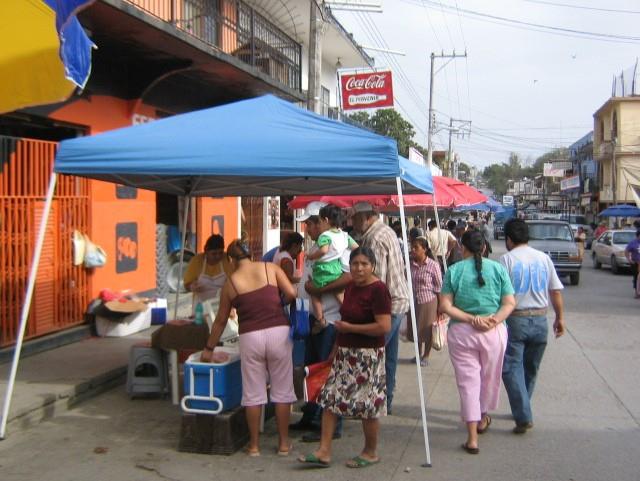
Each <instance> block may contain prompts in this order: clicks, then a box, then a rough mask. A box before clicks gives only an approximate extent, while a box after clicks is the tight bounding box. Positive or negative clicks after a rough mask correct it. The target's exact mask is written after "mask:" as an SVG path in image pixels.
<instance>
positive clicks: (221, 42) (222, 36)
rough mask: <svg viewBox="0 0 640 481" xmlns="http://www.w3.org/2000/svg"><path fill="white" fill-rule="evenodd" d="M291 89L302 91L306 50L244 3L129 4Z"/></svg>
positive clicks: (150, 0) (168, 0) (144, 0)
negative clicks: (303, 63)
mask: <svg viewBox="0 0 640 481" xmlns="http://www.w3.org/2000/svg"><path fill="white" fill-rule="evenodd" d="M126 1H127V2H128V3H131V4H132V5H135V6H136V7H138V8H140V9H141V10H144V11H145V12H147V13H148V14H150V15H153V16H154V17H157V18H159V19H161V20H164V21H165V22H167V23H171V24H172V25H174V26H175V27H176V28H179V29H180V30H182V31H184V32H187V33H189V34H190V35H193V36H194V37H195V38H197V39H199V40H202V41H203V42H205V43H206V44H208V45H210V46H211V47H213V48H215V49H216V50H219V51H221V52H224V53H227V54H230V55H233V56H234V57H236V58H238V59H240V60H242V61H243V62H244V63H246V64H249V65H252V66H254V67H257V68H258V69H259V70H260V71H261V72H263V73H264V74H266V75H268V76H269V77H271V78H273V79H275V80H277V81H278V82H280V83H282V84H284V85H286V86H287V87H289V88H291V89H294V90H297V91H301V90H302V46H301V45H300V44H299V43H297V42H296V41H295V40H293V39H292V38H291V37H289V36H288V35H287V34H286V33H284V32H283V31H282V30H280V29H279V28H278V27H277V26H276V25H274V24H273V23H271V22H270V21H269V20H267V19H266V18H265V17H263V16H262V15H260V14H259V13H258V12H257V11H256V10H254V9H253V8H251V7H250V6H248V5H247V4H246V3H244V2H242V1H241V0H126Z"/></svg>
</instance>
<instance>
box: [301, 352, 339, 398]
mask: <svg viewBox="0 0 640 481" xmlns="http://www.w3.org/2000/svg"><path fill="white" fill-rule="evenodd" d="M332 364H333V361H331V360H329V361H323V362H318V363H316V364H311V365H310V366H305V368H304V374H305V377H304V401H305V402H315V401H317V399H318V396H319V395H320V391H321V390H322V388H323V386H324V385H325V383H326V382H327V378H328V377H329V373H330V372H331V365H332Z"/></svg>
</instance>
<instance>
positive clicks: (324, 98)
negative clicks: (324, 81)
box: [320, 87, 331, 117]
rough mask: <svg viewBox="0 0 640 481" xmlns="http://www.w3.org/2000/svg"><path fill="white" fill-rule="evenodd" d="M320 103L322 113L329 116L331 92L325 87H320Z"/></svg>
mask: <svg viewBox="0 0 640 481" xmlns="http://www.w3.org/2000/svg"><path fill="white" fill-rule="evenodd" d="M320 88H321V92H320V103H321V105H322V115H324V116H325V117H329V109H330V108H331V92H330V91H329V89H328V88H326V87H320Z"/></svg>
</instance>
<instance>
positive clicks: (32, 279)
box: [0, 172, 58, 439]
mask: <svg viewBox="0 0 640 481" xmlns="http://www.w3.org/2000/svg"><path fill="white" fill-rule="evenodd" d="M57 179H58V177H57V174H56V173H55V172H52V173H51V178H50V179H49V188H48V189H47V198H46V201H45V204H44V211H43V212H42V219H40V227H39V229H38V237H37V239H36V245H35V250H34V251H33V258H32V259H31V268H30V269H29V280H28V282H27V292H26V294H25V298H24V304H23V305H22V311H21V313H20V327H19V330H18V339H17V340H16V347H15V350H14V351H13V361H12V363H11V372H10V374H9V382H8V383H7V392H6V393H5V396H4V405H3V407H2V423H1V424H0V439H5V437H6V430H7V420H8V418H9V408H10V407H11V397H12V396H13V388H14V386H15V381H16V373H17V372H18V362H19V361H20V352H21V351H22V343H23V341H24V333H25V331H26V328H27V319H28V317H29V311H30V309H31V299H32V298H33V289H34V287H35V284H36V275H37V274H38V267H39V264H40V254H42V245H43V243H44V236H45V233H46V230H47V222H48V221H49V213H50V212H51V204H52V203H53V193H54V191H55V189H56V181H57Z"/></svg>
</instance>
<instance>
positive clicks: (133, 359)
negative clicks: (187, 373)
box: [127, 344, 169, 397]
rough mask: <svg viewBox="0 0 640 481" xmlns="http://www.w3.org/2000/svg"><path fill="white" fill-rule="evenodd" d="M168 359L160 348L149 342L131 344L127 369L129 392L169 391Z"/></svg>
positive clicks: (160, 392) (131, 393) (134, 394)
mask: <svg viewBox="0 0 640 481" xmlns="http://www.w3.org/2000/svg"><path fill="white" fill-rule="evenodd" d="M167 371H168V369H167V359H166V356H165V355H164V353H163V352H162V351H161V350H160V349H154V348H152V347H150V346H149V345H148V344H137V345H134V346H131V352H130V353H129V368H128V370H127V394H129V396H130V397H134V396H136V395H138V394H145V395H146V394H161V395H163V396H164V395H166V394H167V393H168V392H169V377H168V372H167Z"/></svg>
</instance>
